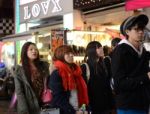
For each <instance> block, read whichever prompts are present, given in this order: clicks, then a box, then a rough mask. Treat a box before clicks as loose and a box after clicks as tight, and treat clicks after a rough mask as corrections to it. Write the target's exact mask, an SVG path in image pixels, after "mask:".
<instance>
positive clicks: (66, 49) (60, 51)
mask: <svg viewBox="0 0 150 114" xmlns="http://www.w3.org/2000/svg"><path fill="white" fill-rule="evenodd" d="M70 52H71V53H74V51H73V49H72V48H71V46H68V45H62V46H59V47H58V48H56V50H55V51H54V56H53V61H57V60H59V61H62V62H64V63H67V62H66V61H65V58H64V56H65V54H68V53H70ZM67 64H68V63H67ZM68 65H69V66H70V67H73V68H75V64H74V63H73V64H68Z"/></svg>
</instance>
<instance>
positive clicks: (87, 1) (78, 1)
mask: <svg viewBox="0 0 150 114" xmlns="http://www.w3.org/2000/svg"><path fill="white" fill-rule="evenodd" d="M124 1H125V0H74V8H75V9H80V10H89V9H95V8H100V7H104V6H108V5H113V4H117V3H122V2H124Z"/></svg>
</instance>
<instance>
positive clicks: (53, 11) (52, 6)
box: [20, 0, 73, 23]
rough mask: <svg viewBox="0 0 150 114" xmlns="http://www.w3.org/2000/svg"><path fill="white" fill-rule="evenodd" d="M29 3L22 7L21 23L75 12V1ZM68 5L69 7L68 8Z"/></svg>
mask: <svg viewBox="0 0 150 114" xmlns="http://www.w3.org/2000/svg"><path fill="white" fill-rule="evenodd" d="M28 1H30V3H27V4H23V5H20V23H23V22H29V21H31V20H35V19H42V18H47V17H52V16H57V15H63V14H66V13H71V12H73V0H28ZM31 1H32V2H31ZM66 4H69V5H67V7H66Z"/></svg>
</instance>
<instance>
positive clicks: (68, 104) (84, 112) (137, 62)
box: [14, 14, 150, 114]
mask: <svg viewBox="0 0 150 114" xmlns="http://www.w3.org/2000/svg"><path fill="white" fill-rule="evenodd" d="M148 22H149V19H148V17H147V16H146V15H144V14H141V15H137V16H131V17H128V18H127V19H125V21H124V22H123V23H122V24H121V27H120V31H121V33H122V34H123V35H124V36H125V39H122V40H121V39H120V38H114V39H113V40H112V44H111V45H112V47H111V50H110V49H106V48H107V47H105V50H103V47H102V45H101V43H100V42H98V41H91V42H89V44H88V45H87V47H86V51H85V58H84V63H83V64H81V65H80V66H78V65H77V64H75V63H74V60H73V54H74V52H73V50H72V48H71V47H70V46H68V45H62V46H59V47H58V48H56V50H55V51H54V55H53V59H52V64H53V68H49V64H48V63H47V62H44V61H41V60H40V58H39V51H38V49H37V47H36V44H34V43H32V42H26V43H25V44H24V45H23V47H22V51H21V64H20V65H17V66H16V68H15V75H14V79H15V93H16V95H17V111H18V114H46V112H47V111H45V113H44V112H43V111H42V112H41V110H43V106H45V104H44V103H43V102H42V98H41V95H42V92H43V91H44V84H45V83H44V80H45V78H46V79H48V80H47V82H46V86H47V87H48V88H49V89H50V90H51V94H52V100H51V102H49V103H48V105H46V106H47V107H46V108H45V110H46V109H59V111H58V112H57V113H53V114H88V113H89V114H148V113H149V112H148V110H149V106H150V67H149V61H150V52H148V51H146V50H145V48H144V47H143V43H142V42H143V37H144V29H145V27H146V25H147V24H148ZM104 51H105V54H104ZM106 51H108V52H106ZM41 108H42V109H41ZM48 111H49V114H51V113H50V112H51V111H52V110H48Z"/></svg>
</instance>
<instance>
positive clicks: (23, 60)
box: [21, 42, 42, 83]
mask: <svg viewBox="0 0 150 114" xmlns="http://www.w3.org/2000/svg"><path fill="white" fill-rule="evenodd" d="M30 45H34V46H36V44H35V43H33V42H26V43H25V44H24V45H23V47H22V50H21V64H22V67H23V70H24V73H25V76H26V77H27V79H28V81H29V82H30V83H31V72H32V71H31V69H30V64H29V58H28V55H27V52H28V48H29V46H30ZM33 62H34V65H35V66H36V68H37V69H38V71H39V72H40V73H42V68H41V62H40V58H39V51H38V56H37V58H36V59H35V60H34V61H33Z"/></svg>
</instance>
